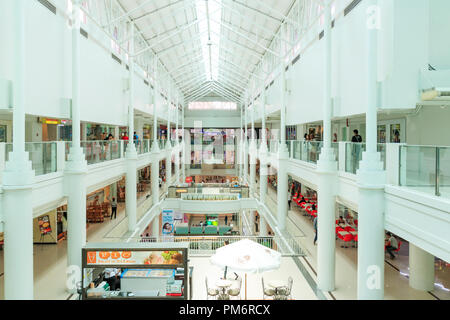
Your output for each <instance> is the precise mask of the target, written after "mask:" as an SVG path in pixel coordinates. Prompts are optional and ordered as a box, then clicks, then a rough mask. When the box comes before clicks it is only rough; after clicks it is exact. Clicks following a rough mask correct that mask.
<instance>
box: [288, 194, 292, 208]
mask: <svg viewBox="0 0 450 320" xmlns="http://www.w3.org/2000/svg"><path fill="white" fill-rule="evenodd" d="M291 202H292V193H291V192H288V206H289V210H291Z"/></svg>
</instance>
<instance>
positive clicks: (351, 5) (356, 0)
mask: <svg viewBox="0 0 450 320" xmlns="http://www.w3.org/2000/svg"><path fill="white" fill-rule="evenodd" d="M361 1H362V0H353V1H352V2H351V3H350V4H349V5H348V6H347V7H346V8H345V10H344V17H345V16H346V15H348V14H349V13H350V12H351V11H352V10H353V9H355V7H356V6H357V5H358V4H359V3H360V2H361Z"/></svg>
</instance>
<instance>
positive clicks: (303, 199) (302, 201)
mask: <svg viewBox="0 0 450 320" xmlns="http://www.w3.org/2000/svg"><path fill="white" fill-rule="evenodd" d="M298 203H299V204H300V203H306V200H305V197H304V196H303V195H302V198H301V199H300V201H299V202H298Z"/></svg>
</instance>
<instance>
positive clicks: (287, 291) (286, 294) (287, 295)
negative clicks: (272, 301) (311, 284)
mask: <svg viewBox="0 0 450 320" xmlns="http://www.w3.org/2000/svg"><path fill="white" fill-rule="evenodd" d="M293 282H294V280H293V279H292V277H289V278H288V282H287V285H286V286H285V287H281V288H278V290H277V295H278V296H282V297H283V300H284V299H292V295H291V293H292V283H293Z"/></svg>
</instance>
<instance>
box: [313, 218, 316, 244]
mask: <svg viewBox="0 0 450 320" xmlns="http://www.w3.org/2000/svg"><path fill="white" fill-rule="evenodd" d="M313 225H314V233H315V236H314V242H313V243H314V245H316V242H317V217H315V218H314V222H313Z"/></svg>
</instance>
